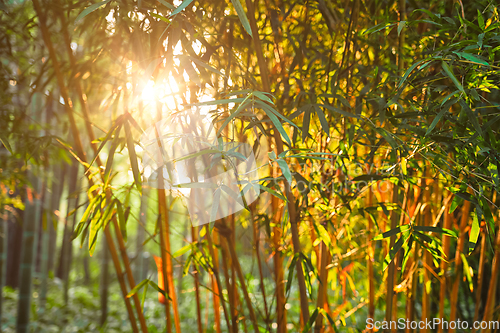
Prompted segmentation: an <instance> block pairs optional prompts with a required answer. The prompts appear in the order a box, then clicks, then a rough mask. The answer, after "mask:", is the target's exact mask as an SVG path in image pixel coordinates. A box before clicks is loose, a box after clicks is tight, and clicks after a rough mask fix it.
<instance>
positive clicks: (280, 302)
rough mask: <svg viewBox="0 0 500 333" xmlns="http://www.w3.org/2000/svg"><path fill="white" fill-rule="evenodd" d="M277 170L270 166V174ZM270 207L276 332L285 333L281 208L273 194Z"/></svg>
mask: <svg viewBox="0 0 500 333" xmlns="http://www.w3.org/2000/svg"><path fill="white" fill-rule="evenodd" d="M277 173H278V170H277V166H276V165H274V166H273V167H272V174H273V175H277ZM271 208H272V212H271V214H272V216H273V222H274V225H275V226H274V227H273V236H272V237H273V238H272V241H273V248H274V257H273V263H274V278H275V284H276V292H275V294H276V322H277V324H278V327H277V331H276V332H277V333H286V332H287V327H286V323H287V320H286V319H287V318H286V317H287V316H286V308H285V303H286V300H285V272H284V271H283V254H282V252H281V248H282V245H281V239H282V236H281V233H282V229H281V228H280V227H279V224H280V221H281V214H282V209H281V208H280V207H279V199H278V198H277V197H275V196H272V197H271Z"/></svg>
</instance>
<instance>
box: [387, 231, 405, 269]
mask: <svg viewBox="0 0 500 333" xmlns="http://www.w3.org/2000/svg"><path fill="white" fill-rule="evenodd" d="M410 236H411V233H410V232H405V233H403V234H402V235H401V237H399V239H398V241H397V242H396V244H394V246H393V247H392V248H391V250H390V251H389V253H388V254H387V255H386V256H385V258H384V267H383V270H384V271H385V270H386V269H387V267H388V266H389V265H390V264H391V262H392V261H393V260H394V258H395V257H396V254H397V253H398V252H399V250H400V249H401V247H402V246H403V244H404V243H406V242H407V241H408V239H409V238H410Z"/></svg>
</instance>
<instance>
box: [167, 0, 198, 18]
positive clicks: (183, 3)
mask: <svg viewBox="0 0 500 333" xmlns="http://www.w3.org/2000/svg"><path fill="white" fill-rule="evenodd" d="M191 2H193V0H184V1H183V2H182V3H181V4H180V5H179V6H178V7H177V8H176V9H175V10H174V11H173V12H172V14H170V16H174V15H177V14H179V13H180V12H182V10H183V9H184V8H186V7H187V6H189V4H190V3H191Z"/></svg>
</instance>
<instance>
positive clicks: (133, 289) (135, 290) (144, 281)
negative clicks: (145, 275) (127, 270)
mask: <svg viewBox="0 0 500 333" xmlns="http://www.w3.org/2000/svg"><path fill="white" fill-rule="evenodd" d="M148 283H149V279H144V280H142V281H141V282H139V284H137V285H136V286H135V287H134V288H132V290H131V291H130V292H129V293H128V294H127V298H130V297H132V296H134V295H135V294H137V292H138V291H139V290H141V288H142V287H144V286H147V285H148Z"/></svg>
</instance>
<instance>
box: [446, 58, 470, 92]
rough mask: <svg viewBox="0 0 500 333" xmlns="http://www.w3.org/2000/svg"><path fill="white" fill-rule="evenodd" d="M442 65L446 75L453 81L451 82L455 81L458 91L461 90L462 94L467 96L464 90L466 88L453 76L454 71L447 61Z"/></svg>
mask: <svg viewBox="0 0 500 333" xmlns="http://www.w3.org/2000/svg"><path fill="white" fill-rule="evenodd" d="M441 65H442V67H443V69H444V71H445V73H446V75H448V77H449V78H450V79H451V81H453V83H454V84H455V86H456V87H457V88H458V90H460V91H461V92H462V93H464V94H465V90H464V87H463V86H462V84H461V83H460V82H459V81H458V80H457V78H456V77H455V75H453V71H452V70H451V68H450V66H449V65H448V64H447V63H446V61H442V62H441Z"/></svg>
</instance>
